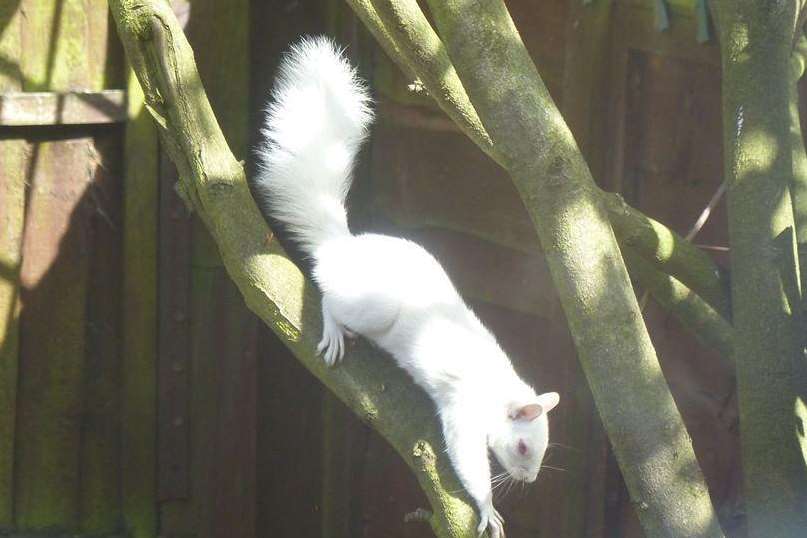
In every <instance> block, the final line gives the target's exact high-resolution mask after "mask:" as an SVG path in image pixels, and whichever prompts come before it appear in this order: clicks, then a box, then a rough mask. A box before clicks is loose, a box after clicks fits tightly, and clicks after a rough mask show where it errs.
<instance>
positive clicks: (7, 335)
mask: <svg viewBox="0 0 807 538" xmlns="http://www.w3.org/2000/svg"><path fill="white" fill-rule="evenodd" d="M18 8H19V3H18V2H2V3H0V55H2V56H3V57H4V58H10V59H16V58H19V55H20V47H21V43H20V17H21V15H20V11H19V9H18ZM21 86H22V81H21V77H20V68H19V65H18V64H15V63H10V64H9V65H6V66H3V68H2V69H0V92H5V91H15V90H19V89H20V88H21ZM25 150H26V144H25V142H24V141H22V140H0V409H1V410H2V412H0V528H10V527H12V526H13V524H14V503H13V498H14V497H13V496H14V440H15V428H16V425H15V423H16V416H17V413H16V405H17V374H18V358H19V357H18V354H19V315H20V301H19V293H20V287H19V277H20V260H21V257H20V256H21V249H22V234H23V222H24V217H25Z"/></svg>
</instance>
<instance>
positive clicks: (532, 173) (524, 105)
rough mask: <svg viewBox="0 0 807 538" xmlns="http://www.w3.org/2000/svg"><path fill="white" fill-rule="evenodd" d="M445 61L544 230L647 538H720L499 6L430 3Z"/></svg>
mask: <svg viewBox="0 0 807 538" xmlns="http://www.w3.org/2000/svg"><path fill="white" fill-rule="evenodd" d="M429 6H430V8H431V13H432V15H433V16H434V19H435V23H436V25H437V28H438V29H439V31H440V35H441V36H442V37H443V39H444V42H445V44H446V47H447V49H448V53H449V55H450V56H451V59H452V60H453V62H454V66H455V67H456V70H457V73H458V75H459V77H460V79H461V80H462V82H463V85H464V87H465V89H466V91H467V92H468V95H469V97H470V99H471V101H472V102H473V103H474V106H475V108H476V110H477V112H478V114H479V117H480V118H481V119H482V122H483V124H484V125H485V128H486V129H487V132H488V133H489V135H490V136H491V138H492V139H493V140H494V145H495V147H496V148H497V151H499V152H500V153H501V154H502V156H503V161H504V165H505V168H506V169H507V170H508V171H509V173H510V175H511V177H512V179H513V182H514V184H515V185H516V188H517V189H518V191H519V193H520V194H521V198H522V200H523V202H524V205H525V206H526V208H527V210H528V212H529V213H530V216H531V218H532V220H533V222H534V224H535V228H536V230H537V232H538V236H539V238H540V240H541V244H542V246H543V249H544V254H545V256H546V259H547V262H548V265H549V268H550V271H551V273H552V277H553V280H554V282H555V287H556V288H557V290H558V293H559V295H560V299H561V303H562V305H563V308H564V311H565V313H566V318H567V320H568V322H569V327H570V329H571V332H572V336H573V338H574V341H575V345H576V348H577V352H578V356H579V358H580V361H581V364H582V365H583V369H584V371H585V373H586V376H587V378H588V382H589V385H590V386H591V388H592V392H593V393H594V398H595V401H596V403H597V408H598V410H599V413H600V416H601V417H602V419H603V423H604V425H605V428H606V430H607V432H608V434H609V438H610V440H611V443H612V445H613V447H614V453H615V454H616V457H617V460H618V462H619V464H620V468H621V469H622V472H623V475H624V477H625V481H626V483H627V486H628V490H629V491H630V494H631V497H632V499H633V501H634V503H635V504H636V506H637V507H638V510H637V512H638V515H639V518H640V520H641V522H642V525H643V527H644V529H645V532H646V534H647V535H648V536H710V537H711V536H714V537H717V536H722V532H721V530H720V527H719V525H718V522H717V517H716V515H715V513H714V510H713V508H712V504H711V502H710V499H709V493H708V490H707V488H706V485H705V483H704V480H703V476H702V474H701V471H700V468H699V467H698V464H697V461H696V459H695V455H694V452H693V450H692V445H691V441H690V439H689V436H688V435H687V432H686V429H685V427H684V424H683V422H682V420H681V416H680V414H679V413H678V410H677V409H676V406H675V402H674V401H673V399H672V396H671V395H670V391H669V388H668V387H667V384H666V382H665V380H664V376H663V374H662V372H661V368H660V366H659V363H658V360H657V358H656V354H655V350H654V349H653V346H652V344H651V342H650V338H649V336H648V334H647V329H646V327H645V325H644V323H643V320H642V316H641V313H640V311H639V306H638V304H637V302H636V297H635V295H634V293H633V289H632V287H631V284H630V281H629V279H628V275H627V271H626V270H625V266H624V264H623V262H622V256H621V254H620V252H619V248H618V246H617V243H616V240H615V237H614V234H613V232H612V229H611V226H610V223H609V218H608V213H607V212H606V210H605V208H604V204H603V202H602V197H601V195H600V191H599V190H598V189H597V188H596V187H595V185H594V182H593V180H592V178H591V174H590V172H589V170H588V167H587V166H586V163H585V162H584V160H583V157H582V155H581V154H580V152H579V150H578V149H577V146H576V144H575V142H574V139H573V137H572V135H571V133H570V132H569V129H568V127H567V126H566V124H565V122H564V121H563V118H562V117H561V115H560V112H559V111H558V109H557V107H556V106H555V104H554V103H553V101H552V99H551V97H550V96H549V92H548V91H547V89H546V86H545V85H544V83H543V81H542V80H541V77H540V75H539V74H538V72H537V70H536V68H535V65H534V64H533V63H532V60H531V58H530V56H529V54H528V53H527V50H526V48H525V47H524V45H523V43H522V42H521V37H520V36H519V34H518V31H517V30H516V28H515V26H514V24H513V21H512V19H511V18H510V15H509V13H508V12H507V8H506V7H505V5H504V3H503V2H502V1H501V0H488V1H485V2H479V1H477V0H430V1H429Z"/></svg>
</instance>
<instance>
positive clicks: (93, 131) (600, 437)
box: [0, 0, 744, 538]
mask: <svg viewBox="0 0 807 538" xmlns="http://www.w3.org/2000/svg"><path fill="white" fill-rule="evenodd" d="M669 4H670V6H671V11H670V13H671V26H670V28H669V29H668V30H666V31H665V32H659V31H658V30H657V29H656V28H655V27H654V12H653V6H652V3H650V2H646V1H644V0H611V1H607V0H598V1H596V2H592V3H589V4H583V3H581V2H579V1H577V0H575V1H570V0H549V1H545V2H540V3H535V2H530V1H528V0H512V1H508V6H509V7H510V8H511V10H512V12H513V15H514V18H515V20H516V24H517V25H518V26H519V28H520V31H521V34H522V36H523V38H524V41H525V43H526V45H527V47H528V48H529V50H530V52H531V53H532V55H533V57H534V58H535V60H536V62H537V63H538V66H539V69H540V70H541V72H542V74H543V75H544V77H545V79H546V81H547V84H548V86H549V88H550V91H551V93H552V95H553V96H554V97H555V99H556V100H557V101H558V102H559V105H560V106H561V108H562V110H563V111H564V114H565V115H566V117H567V119H568V121H569V123H570V124H571V126H572V128H573V131H574V133H575V135H576V136H577V139H578V142H579V143H580V146H581V148H582V150H583V151H584V153H585V154H586V156H587V158H588V160H589V163H590V165H591V168H592V171H593V172H594V175H595V177H597V179H598V181H599V182H600V183H601V184H602V185H604V186H606V187H608V188H611V189H614V190H620V191H622V192H623V193H624V194H625V196H626V197H627V198H628V199H629V200H631V201H632V202H633V203H635V204H637V205H639V206H640V207H641V208H642V209H643V210H645V211H647V212H648V213H649V214H651V215H654V216H656V217H658V218H660V219H661V220H662V221H664V222H666V223H668V224H670V225H671V226H673V227H674V228H675V229H676V230H678V231H679V232H682V233H686V232H687V231H688V230H689V228H690V227H691V225H692V223H693V222H694V220H695V218H696V217H697V216H698V214H699V213H700V211H701V210H702V209H703V206H704V205H705V203H706V202H707V201H708V199H709V197H710V196H711V195H712V194H713V193H714V192H715V190H716V189H717V187H718V185H719V183H720V178H721V172H722V170H721V148H720V136H719V134H720V117H719V109H720V106H719V104H720V93H719V70H718V66H719V62H718V61H717V55H716V49H715V47H714V45H713V44H706V45H703V44H699V43H697V42H696V40H695V35H696V26H697V24H696V23H697V21H696V20H695V18H694V14H693V12H692V10H691V9H690V8H687V7H686V6H683V4H682V3H681V2H671V3H669ZM172 5H173V6H174V9H175V11H176V12H177V13H178V15H179V16H180V18H181V19H182V20H183V21H184V22H185V25H186V29H187V32H188V36H189V38H190V40H191V43H192V45H193V46H194V48H195V52H196V58H197V62H198V64H199V69H200V72H201V75H202V78H203V81H204V82H205V84H206V88H207V90H208V94H209V96H210V99H211V102H212V104H213V107H214V110H215V111H216V113H217V116H218V118H219V121H220V122H221V123H222V126H223V128H224V130H225V134H226V135H227V137H228V140H229V142H230V144H231V146H232V148H233V150H234V152H235V153H236V155H237V156H238V157H239V158H244V159H246V160H247V161H249V160H250V156H249V152H248V149H247V145H248V141H249V140H250V138H251V139H252V140H253V141H254V140H255V139H256V134H255V133H256V131H257V129H256V127H257V125H258V123H259V118H260V113H259V110H260V109H261V107H262V105H263V103H264V101H265V99H266V95H267V93H268V90H269V88H270V87H271V84H272V80H273V76H274V72H275V69H276V66H277V63H278V61H279V57H280V54H281V53H282V51H284V50H286V49H287V48H288V45H289V43H291V42H292V41H295V40H296V39H298V37H299V36H300V35H301V34H305V33H309V34H310V33H322V32H328V33H330V34H332V35H335V36H338V39H339V41H340V42H342V43H344V44H348V45H349V46H350V48H349V54H350V55H351V57H352V58H354V59H355V60H356V61H357V63H358V64H359V65H360V68H361V70H362V72H363V73H364V74H365V75H366V76H367V77H369V78H371V79H372V81H373V83H374V87H375V90H376V95H377V100H376V107H377V109H378V121H377V125H376V127H375V129H374V132H373V137H372V140H371V142H370V144H368V148H367V151H366V152H365V153H364V154H363V158H362V164H361V166H360V167H359V169H358V171H357V176H358V177H357V181H356V186H355V188H354V191H353V195H352V197H351V204H352V207H351V217H352V218H351V220H352V225H353V226H354V227H355V228H356V229H372V230H379V231H388V232H391V233H396V234H401V235H404V236H407V237H411V238H413V239H415V240H417V241H419V242H420V243H422V244H424V245H425V246H427V248H429V249H430V250H431V251H432V252H434V253H435V255H436V256H437V257H438V258H439V259H440V260H441V261H442V262H443V263H444V264H445V266H446V268H447V269H448V271H449V273H450V274H451V275H452V278H453V279H454V280H455V282H456V283H457V285H458V287H459V288H460V289H461V290H462V292H463V293H464V294H465V295H466V296H467V297H468V299H469V300H470V301H471V303H472V304H473V306H474V308H475V310H477V312H478V313H479V314H480V316H481V317H482V318H483V319H484V320H485V321H486V322H487V323H488V324H489V325H490V326H491V328H492V329H493V330H494V332H495V333H496V334H497V336H498V338H499V339H500V340H501V342H502V345H503V346H504V347H505V349H507V350H508V352H509V353H510V354H511V355H512V357H513V359H514V362H515V363H516V366H517V368H518V369H519V371H521V372H523V374H524V376H525V377H526V378H528V379H530V380H531V381H533V382H534V383H535V384H536V386H537V387H538V388H540V389H547V390H549V389H552V390H558V391H560V392H561V393H562V405H561V406H560V407H559V408H558V410H557V411H556V412H554V413H553V418H552V431H553V434H552V435H553V442H556V443H558V446H555V447H553V449H552V451H551V453H550V456H549V460H548V465H549V466H552V467H558V468H560V469H563V470H562V471H555V470H554V469H547V471H546V472H544V473H543V474H542V476H541V478H540V480H539V481H538V483H537V484H535V485H534V486H531V487H528V488H525V489H524V490H523V491H521V490H518V491H514V492H512V493H511V494H510V495H508V496H505V498H503V499H500V500H499V501H498V503H499V506H500V507H501V508H502V510H503V512H504V514H505V517H506V519H507V522H508V535H510V536H512V537H514V538H519V537H526V536H536V535H537V536H562V537H564V538H582V537H593V538H605V537H606V536H608V537H614V536H621V537H626V538H630V537H638V536H641V530H640V529H639V527H638V521H637V519H636V517H635V515H634V513H633V507H632V506H631V504H630V502H629V499H628V497H627V492H626V491H625V488H624V484H623V483H622V479H621V477H620V475H619V471H618V468H617V466H616V464H615V462H614V460H613V457H612V455H611V454H610V451H609V448H608V443H607V439H606V437H605V435H604V433H603V430H602V426H601V425H600V423H599V419H598V417H597V413H596V410H595V409H594V406H593V402H592V397H591V395H590V393H589V391H588V388H587V385H586V382H585V379H584V377H583V376H582V374H581V372H580V369H579V366H578V364H577V361H576V358H575V356H574V350H573V346H572V343H571V341H570V338H569V335H568V332H567V329H566V327H565V322H564V320H563V316H562V314H561V312H560V309H559V306H558V302H557V299H556V297H555V294H554V291H553V288H552V285H551V282H550V279H549V276H548V273H547V270H546V267H545V264H544V261H543V259H542V255H541V254H540V251H539V249H538V245H537V240H536V237H535V234H534V231H533V229H532V225H531V224H530V222H529V219H528V218H527V215H526V213H525V211H524V210H523V207H522V205H521V202H520V201H519V199H518V196H517V193H516V192H515V190H514V188H513V187H512V184H511V182H510V181H509V178H508V177H507V176H506V174H504V173H503V172H502V171H501V170H500V169H498V167H497V166H496V165H495V164H494V163H492V162H491V161H490V160H489V159H488V158H487V157H485V156H484V155H483V154H482V153H481V152H480V151H479V150H478V149H476V148H475V147H474V146H473V144H471V143H470V142H469V141H467V140H466V139H465V138H464V137H463V136H462V135H461V134H460V133H459V132H458V131H457V130H456V128H455V127H454V126H453V125H452V124H451V123H450V122H448V121H447V120H446V118H445V117H444V116H443V115H442V113H440V112H439V111H437V110H436V109H435V107H434V105H433V104H431V103H429V102H428V100H427V99H424V98H423V97H422V96H418V95H413V94H411V93H409V92H408V91H407V89H406V88H407V84H408V83H409V82H410V81H408V80H407V79H406V78H405V77H404V76H402V75H401V74H400V73H399V72H398V70H397V68H396V67H394V66H393V65H392V64H391V63H390V62H389V60H388V59H386V58H385V57H384V55H383V53H381V52H380V51H379V50H378V49H377V48H376V47H375V45H374V43H373V41H372V39H371V38H370V37H369V36H368V35H367V33H366V32H365V31H364V30H363V28H362V27H361V25H360V24H359V23H357V22H356V20H355V19H354V18H353V16H352V14H351V13H350V12H349V10H348V9H347V8H346V7H345V5H344V4H343V3H342V2H338V1H336V0H317V1H312V2H293V1H285V0H277V1H269V2H264V1H247V0H240V1H239V2H217V1H215V0H198V1H197V0H194V1H193V2H189V1H184V0H183V1H174V2H172ZM23 12H24V15H25V16H23ZM0 31H2V33H0V92H3V94H4V95H3V100H2V103H3V114H0V408H2V409H4V410H8V412H4V413H0V531H5V530H7V529H18V530H23V531H32V530H36V531H39V530H48V531H56V530H60V529H61V530H63V531H65V532H70V533H82V534H92V535H109V534H113V533H121V534H123V533H125V534H126V535H128V536H133V537H136V538H153V537H156V536H158V535H160V536H165V537H170V536H173V537H180V536H188V537H190V536H194V537H199V538H206V537H224V538H229V537H245V538H250V537H257V536H265V535H272V536H295V537H301V538H315V537H319V536H325V537H328V538H347V537H350V538H353V537H360V536H363V537H367V538H377V537H379V536H385V537H408V538H412V537H421V536H423V537H425V536H430V531H429V529H428V528H427V527H426V526H425V525H423V524H419V523H408V524H405V523H404V521H403V519H404V515H405V514H406V513H408V512H411V511H413V510H414V509H416V508H418V507H422V506H423V505H424V502H425V500H424V499H423V496H422V494H421V492H420V491H419V489H418V487H417V484H416V483H415V481H414V479H413V478H412V476H411V474H410V473H409V471H408V470H407V469H406V467H405V466H404V465H403V463H402V462H401V460H400V458H399V457H398V456H397V455H396V454H395V453H394V451H393V450H392V449H391V448H390V447H389V446H388V445H387V444H386V443H385V442H384V441H383V439H381V438H380V437H378V436H377V435H375V434H374V433H372V432H371V431H370V430H369V429H367V428H366V427H365V426H363V425H362V424H361V423H360V422H359V421H358V420H357V419H356V418H355V417H353V416H352V415H351V414H350V413H349V412H348V411H347V410H346V409H345V408H344V407H343V406H342V404H340V403H339V402H337V401H336V400H335V399H333V398H331V397H329V396H328V395H327V394H325V393H324V392H323V389H322V387H321V385H320V384H319V383H317V382H316V381H315V380H314V379H313V378H312V376H310V374H308V373H307V372H306V371H305V370H304V369H303V368H302V367H301V366H300V365H299V364H298V363H297V362H296V361H295V360H294V359H293V357H291V356H290V354H289V353H288V352H287V351H286V350H285V348H284V347H283V346H282V344H280V342H279V341H278V340H277V339H276V338H275V337H274V335H273V334H272V333H271V332H270V331H268V330H267V329H266V328H265V327H262V326H259V324H258V323H257V321H256V320H255V318H254V317H253V316H252V315H251V314H249V313H248V312H247V310H246V308H245V307H244V305H243V302H242V300H241V298H240V296H239V294H238V292H237V290H236V289H235V288H234V287H233V285H232V284H231V283H230V281H229V279H228V277H227V275H226V272H225V270H224V268H223V266H222V264H221V261H220V259H219V257H218V253H217V252H216V249H215V246H214V245H213V244H212V242H211V241H210V239H209V237H208V236H207V233H206V232H205V230H204V229H203V227H202V226H201V224H200V223H199V221H198V220H197V219H196V217H194V216H192V215H189V214H188V212H187V211H186V209H185V208H184V205H183V203H182V202H181V200H180V199H179V197H178V196H177V195H176V193H175V191H174V189H173V184H174V183H175V181H176V180H177V177H176V172H175V170H174V169H173V167H172V166H171V165H170V163H169V162H168V160H167V158H166V157H165V155H161V154H160V153H161V152H160V150H159V146H158V142H157V140H156V131H155V129H154V128H153V126H152V123H151V119H150V118H149V117H148V114H147V113H146V112H145V110H144V108H143V103H142V97H141V96H140V94H139V92H138V91H137V87H136V84H131V83H129V88H128V92H127V96H128V111H125V112H124V111H123V110H122V109H121V103H122V102H123V101H124V99H123V97H124V96H123V94H121V93H116V94H114V95H112V94H100V93H99V94H94V96H92V97H87V96H86V95H85V96H84V97H82V94H76V95H73V96H70V97H68V98H65V97H64V96H63V95H62V94H60V93H53V92H63V91H67V90H76V89H83V90H90V91H93V92H98V91H100V90H102V89H110V88H111V89H119V90H120V89H123V88H125V87H126V86H127V83H126V82H125V80H124V74H123V69H122V62H121V56H120V48H119V46H118V45H117V43H116V41H115V39H114V36H112V35H111V34H110V31H109V20H108V16H107V11H106V7H105V2H104V1H103V0H7V1H0ZM16 90H26V91H34V90H37V91H43V92H48V93H46V94H45V96H44V97H43V99H45V101H47V102H48V103H51V104H52V105H53V106H52V107H51V108H50V109H48V113H47V114H44V115H40V116H37V118H39V119H38V120H37V122H38V123H40V124H43V123H52V124H59V126H56V125H51V126H47V125H39V126H36V127H22V126H20V124H23V123H26V122H27V123H30V121H31V120H30V118H28V117H27V116H26V118H22V119H20V118H17V119H16V120H15V119H14V118H13V117H12V116H13V114H12V115H11V116H9V114H11V113H9V112H8V111H9V110H12V108H11V107H10V105H9V104H7V103H11V104H14V103H18V102H21V101H19V100H16V101H15V98H14V97H13V96H12V97H9V94H8V92H12V91H16ZM28 98H29V99H33V97H31V96H28ZM37 99H38V98H37ZM73 105H81V106H73ZM65 107H66V108H65ZM81 110H84V111H85V112H91V114H88V115H87V116H86V117H85V119H86V120H87V121H79V120H77V119H76V116H74V112H73V111H78V112H76V114H81V112H80V111H81ZM125 116H128V117H129V118H130V121H129V123H128V125H127V129H126V131H125V133H124V130H123V129H122V128H121V127H120V126H117V127H116V126H114V125H113V126H110V125H101V124H99V123H98V122H102V123H108V122H115V121H119V120H121V119H123V118H124V117H125ZM48 118H49V119H48ZM15 121H16V123H14V122H15ZM75 123H84V124H85V125H82V126H76V125H73V124H75ZM11 125H16V126H14V127H12V126H11ZM248 164H249V162H248ZM158 182H159V183H158ZM696 242H698V243H703V244H706V245H709V246H712V247H722V246H725V244H726V226H725V209H724V206H723V205H722V204H721V205H718V206H717V207H716V208H715V211H714V212H713V214H712V215H711V217H710V219H709V220H708V221H707V223H706V226H705V227H704V228H703V230H702V231H701V232H700V233H699V235H698V236H697V238H696ZM713 252H714V253H715V257H716V259H717V260H718V261H720V262H721V263H725V262H726V256H725V253H721V251H720V250H719V249H718V250H714V251H713ZM645 312H646V317H647V320H648V325H649V326H650V329H651V332H652V336H653V339H654V342H655V344H656V346H657V349H658V351H659V355H660V356H661V359H662V362H663V368H664V371H665V375H667V377H668V379H669V380H670V384H671V386H672V390H673V392H674V395H675V397H676V401H677V402H678V404H679V406H680V408H681V410H682V412H683V414H684V417H685V420H686V422H687V424H688V426H689V427H690V428H691V429H692V435H693V440H694V443H695V448H696V450H697V452H698V456H699V458H700V460H701V463H702V464H703V467H704V471H705V474H706V477H707V480H708V481H709V484H710V487H711V488H712V493H713V497H714V499H715V501H716V504H717V507H718V510H719V513H720V517H721V520H722V522H723V523H724V525H725V528H726V530H727V532H728V533H729V535H730V536H742V535H743V524H744V523H743V517H742V512H741V507H742V498H741V495H740V489H739V486H740V482H739V476H740V475H739V470H740V469H739V461H738V452H737V443H736V426H737V417H736V404H735V403H734V400H733V394H734V385H733V379H732V376H731V373H730V369H729V368H728V367H727V365H726V364H725V363H723V362H721V361H720V360H718V358H716V357H715V356H714V355H713V354H711V353H708V352H707V351H704V350H703V349H702V348H701V347H700V346H699V345H698V344H697V343H696V342H695V341H694V340H693V339H692V338H691V337H690V336H689V335H687V334H686V333H685V332H684V331H683V330H682V329H681V328H680V327H679V326H678V325H677V324H676V323H675V322H674V321H673V320H671V319H669V317H668V316H667V315H666V314H664V313H663V312H662V311H660V310H659V309H658V308H656V307H655V306H654V305H653V304H652V303H649V304H648V305H647V308H646V310H645ZM348 360H349V357H348Z"/></svg>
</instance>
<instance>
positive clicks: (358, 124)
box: [253, 37, 372, 254]
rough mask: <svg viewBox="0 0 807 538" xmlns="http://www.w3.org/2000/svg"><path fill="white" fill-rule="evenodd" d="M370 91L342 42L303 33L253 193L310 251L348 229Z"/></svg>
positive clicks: (287, 67)
mask: <svg viewBox="0 0 807 538" xmlns="http://www.w3.org/2000/svg"><path fill="white" fill-rule="evenodd" d="M369 102H370V97H369V95H368V92H367V89H366V88H365V86H364V84H363V83H362V81H361V80H359V78H358V77H357V76H356V72H355V70H354V69H353V68H352V67H351V66H350V64H349V63H348V62H347V61H346V60H345V58H344V57H343V54H342V52H341V51H340V50H339V48H338V47H337V46H336V45H335V44H334V43H333V42H332V41H331V40H329V39H328V38H326V37H314V38H304V39H303V40H301V41H300V42H299V43H297V44H296V45H294V46H293V47H292V49H291V51H290V52H289V53H288V54H287V55H286V56H285V57H284V58H283V61H282V63H281V66H280V71H279V74H278V77H277V80H276V82H275V87H274V89H273V91H272V99H271V102H270V103H269V105H268V107H267V110H266V117H265V119H264V124H263V128H262V132H261V134H262V136H263V142H262V143H261V145H260V146H259V147H258V149H257V151H256V159H257V165H258V166H257V173H256V176H255V178H254V179H253V192H254V194H255V196H256V198H257V202H258V205H259V206H260V207H261V210H262V211H264V213H266V214H268V215H270V216H271V217H273V218H275V219H277V220H278V221H280V222H282V223H284V224H285V225H286V229H287V231H288V233H289V234H290V236H291V237H292V238H293V239H294V240H296V241H297V242H299V243H300V246H301V247H302V248H303V250H304V251H305V252H306V253H308V254H314V251H315V250H316V248H317V247H318V246H319V245H321V244H322V243H323V242H324V241H326V240H327V239H328V238H332V237H338V236H341V235H345V234H349V233H350V232H349V231H348V227H347V215H346V211H345V198H346V197H347V192H348V190H350V183H351V180H352V170H353V163H354V159H355V156H356V153H357V152H358V149H359V146H360V145H361V142H362V140H363V139H364V137H365V135H366V134H367V128H368V126H369V125H370V123H371V122H372V111H371V110H370V107H369Z"/></svg>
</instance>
